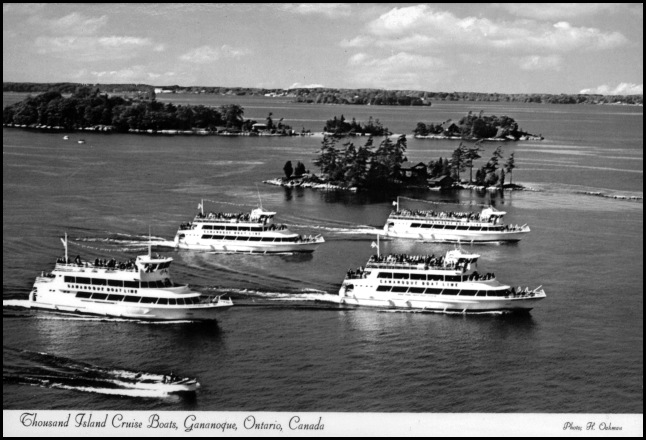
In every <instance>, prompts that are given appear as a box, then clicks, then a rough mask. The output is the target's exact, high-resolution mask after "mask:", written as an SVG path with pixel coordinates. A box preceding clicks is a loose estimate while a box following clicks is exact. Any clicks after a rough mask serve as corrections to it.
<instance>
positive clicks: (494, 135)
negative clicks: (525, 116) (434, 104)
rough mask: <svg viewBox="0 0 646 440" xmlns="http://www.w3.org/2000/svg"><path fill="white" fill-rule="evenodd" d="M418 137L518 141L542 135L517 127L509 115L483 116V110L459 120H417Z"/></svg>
mask: <svg viewBox="0 0 646 440" xmlns="http://www.w3.org/2000/svg"><path fill="white" fill-rule="evenodd" d="M413 134H414V135H415V137H416V138H418V139H463V140H474V141H478V140H492V141H496V142H501V141H518V140H528V139H534V140H542V139H543V136H542V135H534V134H531V133H527V132H525V131H523V130H522V129H520V128H519V127H518V123H517V122H516V121H515V120H514V119H513V118H511V117H509V116H495V115H492V116H485V115H484V111H480V113H479V114H478V115H475V114H474V113H473V112H469V113H468V114H467V115H466V116H464V117H462V118H461V119H460V120H459V121H454V120H452V119H449V120H447V121H445V122H438V123H430V124H425V123H424V122H418V123H417V126H416V127H415V129H414V130H413Z"/></svg>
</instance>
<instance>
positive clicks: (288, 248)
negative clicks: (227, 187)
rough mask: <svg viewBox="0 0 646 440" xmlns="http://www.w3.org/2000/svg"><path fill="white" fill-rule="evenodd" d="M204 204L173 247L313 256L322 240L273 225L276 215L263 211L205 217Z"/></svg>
mask: <svg viewBox="0 0 646 440" xmlns="http://www.w3.org/2000/svg"><path fill="white" fill-rule="evenodd" d="M203 206H204V203H203V202H202V203H201V204H200V205H198V208H199V209H200V212H198V214H197V215H196V216H195V218H194V219H193V221H192V222H189V223H183V224H181V225H180V227H179V230H178V231H177V234H176V235H175V247H177V248H180V249H192V250H203V251H212V252H244V253H292V252H314V251H315V250H316V248H317V247H318V246H319V245H320V244H321V243H324V242H325V240H324V239H323V237H321V236H320V235H316V236H302V235H299V234H296V233H294V232H291V231H290V230H289V229H287V227H285V226H283V225H276V224H275V223H274V222H273V219H274V216H275V215H276V213H275V212H271V211H265V210H264V209H262V207H259V208H256V209H253V210H252V211H251V212H250V213H248V214H245V213H217V214H215V213H209V214H204V209H203Z"/></svg>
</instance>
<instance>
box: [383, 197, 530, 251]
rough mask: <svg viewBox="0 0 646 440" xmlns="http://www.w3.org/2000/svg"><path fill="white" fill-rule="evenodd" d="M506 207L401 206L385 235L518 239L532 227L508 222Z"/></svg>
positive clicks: (461, 239)
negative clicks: (474, 209) (423, 208)
mask: <svg viewBox="0 0 646 440" xmlns="http://www.w3.org/2000/svg"><path fill="white" fill-rule="evenodd" d="M505 214H506V212H504V211H498V210H497V209H495V208H493V207H488V208H485V209H483V210H482V211H481V212H479V213H477V212H436V211H418V210H415V211H411V210H407V209H402V210H400V209H399V199H398V200H397V209H396V210H395V211H393V212H391V214H390V216H389V217H388V220H387V221H386V225H385V226H384V235H385V236H387V237H395V238H414V239H418V240H427V241H447V242H474V243H484V242H516V241H520V239H522V238H523V237H524V236H525V235H527V234H528V233H529V231H530V229H529V226H527V225H522V226H512V225H506V224H504V223H503V221H502V217H503V216H504V215H505Z"/></svg>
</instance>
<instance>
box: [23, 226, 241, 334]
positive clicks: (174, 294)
mask: <svg viewBox="0 0 646 440" xmlns="http://www.w3.org/2000/svg"><path fill="white" fill-rule="evenodd" d="M61 240H62V239H61ZM63 244H64V245H65V257H64V258H59V259H58V261H57V262H56V266H55V267H54V270H53V271H52V272H51V273H48V274H45V273H43V274H42V275H41V276H39V277H37V278H36V282H35V283H34V287H33V290H32V291H31V293H30V294H29V300H28V301H22V302H21V303H25V304H21V305H22V306H24V307H28V308H33V309H46V310H54V311H60V312H68V313H79V314H90V315H99V316H110V317H116V318H128V319H138V320H151V321H177V320H190V321H204V320H213V319H215V315H216V314H217V313H218V312H220V311H222V310H226V309H228V308H229V307H231V306H233V302H232V301H231V300H230V299H229V300H225V299H222V298H220V297H216V298H215V299H210V298H206V297H203V296H202V295H201V294H200V293H199V292H195V291H192V290H191V289H189V287H188V286H187V285H185V284H175V283H174V282H173V281H171V279H170V277H169V266H170V264H171V262H172V261H173V259H172V258H164V257H160V256H155V257H153V256H152V254H151V252H150V248H149V252H148V255H140V256H138V257H137V258H136V260H130V261H128V262H117V261H115V260H114V259H112V260H109V261H107V260H100V259H96V260H95V261H94V262H89V261H83V260H81V258H80V257H78V256H77V257H76V258H75V259H74V260H73V261H72V260H70V259H69V258H68V257H67V236H66V237H65V240H64V241H63Z"/></svg>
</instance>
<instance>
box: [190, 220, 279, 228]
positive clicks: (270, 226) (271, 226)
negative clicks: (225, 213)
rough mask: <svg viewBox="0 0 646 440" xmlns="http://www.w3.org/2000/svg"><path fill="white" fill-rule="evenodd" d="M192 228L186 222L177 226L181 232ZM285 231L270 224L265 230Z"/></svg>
mask: <svg viewBox="0 0 646 440" xmlns="http://www.w3.org/2000/svg"><path fill="white" fill-rule="evenodd" d="M241 221H245V220H241ZM236 223H237V221H236ZM263 224H266V222H263ZM192 228H193V222H186V223H182V224H180V225H179V229H180V230H182V231H186V230H188V229H192ZM285 229H287V226H285V225H278V226H276V225H275V224H273V223H272V224H271V225H269V227H268V228H267V229H266V230H267V231H283V230H285Z"/></svg>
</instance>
